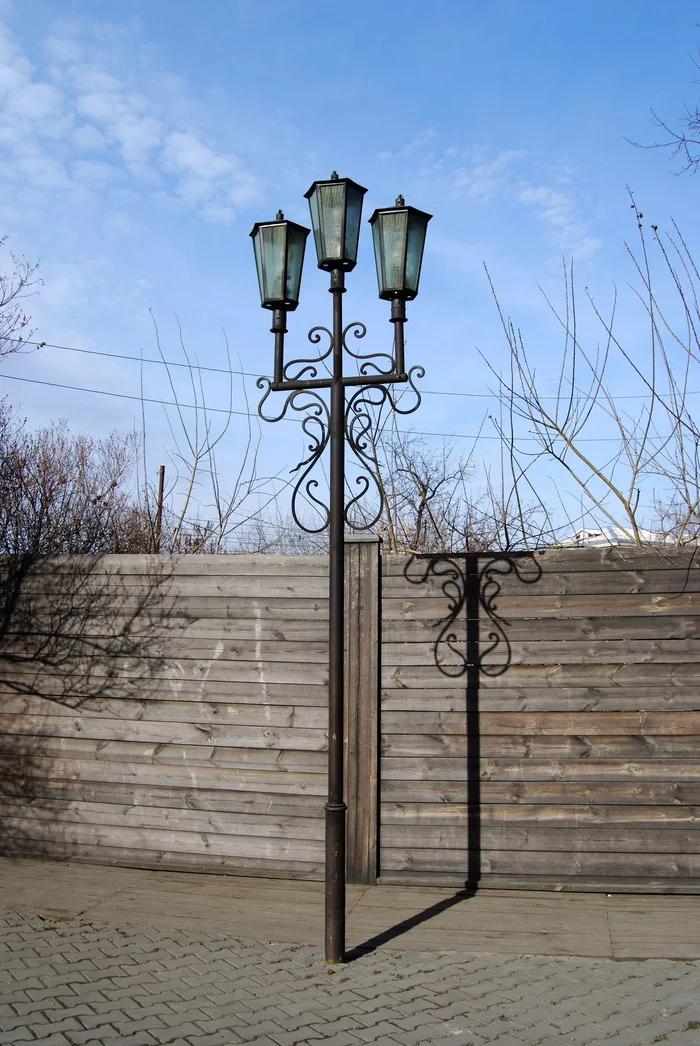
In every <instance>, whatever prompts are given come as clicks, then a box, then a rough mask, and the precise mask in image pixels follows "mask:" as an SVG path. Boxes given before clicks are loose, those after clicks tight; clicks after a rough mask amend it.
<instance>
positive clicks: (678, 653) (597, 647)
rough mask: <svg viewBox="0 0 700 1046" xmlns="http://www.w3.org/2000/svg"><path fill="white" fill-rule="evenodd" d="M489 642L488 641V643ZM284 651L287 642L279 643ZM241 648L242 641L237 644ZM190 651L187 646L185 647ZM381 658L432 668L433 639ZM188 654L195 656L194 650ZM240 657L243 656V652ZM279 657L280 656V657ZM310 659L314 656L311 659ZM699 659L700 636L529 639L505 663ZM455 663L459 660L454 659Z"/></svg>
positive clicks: (513, 645) (389, 646)
mask: <svg viewBox="0 0 700 1046" xmlns="http://www.w3.org/2000/svg"><path fill="white" fill-rule="evenodd" d="M488 645H491V644H488ZM281 646H282V648H283V649H284V650H286V649H288V646H289V645H281ZM451 646H452V647H453V648H454V647H456V648H457V649H458V650H459V652H460V654H461V655H462V656H463V657H465V658H466V650H467V643H466V637H465V639H464V641H463V642H461V643H454V642H453V643H451ZM238 648H240V649H244V648H243V644H239V647H238ZM188 653H189V648H188ZM383 655H384V661H385V664H387V665H393V666H404V665H407V666H413V665H421V666H424V665H428V666H430V668H431V669H432V670H435V655H436V648H435V642H434V641H433V642H427V643H426V642H411V643H407V642H386V641H385V642H384V644H383ZM191 656H195V654H194V653H193V654H192V655H191ZM221 656H222V657H226V656H229V657H230V656H231V653H230V644H224V653H223V654H222V655H221ZM240 656H241V657H243V656H245V655H244V654H243V653H241V655H240ZM280 659H282V658H281V656H280ZM312 660H313V658H312ZM699 660H700V639H669V640H665V641H664V640H660V639H656V640H636V639H620V640H614V639H607V640H598V639H596V640H594V641H591V640H587V641H579V640H573V639H570V640H554V641H552V642H550V641H548V640H546V639H533V640H531V641H530V642H522V641H518V642H515V641H513V642H510V645H509V649H508V652H507V664H508V666H509V667H513V666H515V665H599V664H601V663H602V664H605V665H611V664H620V663H624V664H625V665H632V664H639V665H648V664H680V665H685V664H687V663H688V662H689V661H695V662H697V661H699ZM505 662H506V657H504V654H503V653H502V652H501V651H500V650H499V648H497V649H496V650H495V651H494V653H493V654H486V655H485V656H484V659H483V664H485V665H490V664H496V665H501V664H504V663H505ZM453 663H454V664H459V663H460V662H459V660H457V659H453Z"/></svg>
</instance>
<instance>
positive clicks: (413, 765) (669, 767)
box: [382, 756, 700, 784]
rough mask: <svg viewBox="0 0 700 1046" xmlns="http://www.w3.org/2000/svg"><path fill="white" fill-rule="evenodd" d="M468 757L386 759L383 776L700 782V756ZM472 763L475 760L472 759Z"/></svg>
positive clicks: (388, 778)
mask: <svg viewBox="0 0 700 1046" xmlns="http://www.w3.org/2000/svg"><path fill="white" fill-rule="evenodd" d="M465 762H466V761H465V759H463V758H455V757H447V758H440V757H438V756H426V757H415V758H408V757H404V758H396V759H394V758H390V757H384V758H383V759H382V778H383V780H385V781H436V780H437V781H463V780H464V779H465V778H466V779H467V780H469V779H470V778H475V777H476V778H478V779H479V780H480V781H482V782H483V781H513V782H521V781H523V782H535V781H572V782H573V781H582V782H596V783H599V782H604V781H618V780H634V781H643V782H648V781H673V782H681V781H691V782H697V783H698V784H700V760H695V761H686V762H683V761H681V760H675V761H670V762H664V761H662V760H660V759H649V760H646V761H644V760H640V761H639V762H636V763H631V762H623V761H616V760H614V759H608V760H602V759H601V760H595V761H593V760H591V759H579V760H577V761H574V762H565V761H563V760H559V759H550V760H542V759H533V758H530V759H496V758H491V759H480V760H478V763H476V761H475V765H473V766H472V765H465ZM469 762H470V763H471V760H470V761H469Z"/></svg>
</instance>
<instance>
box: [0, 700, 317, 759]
mask: <svg viewBox="0 0 700 1046" xmlns="http://www.w3.org/2000/svg"><path fill="white" fill-rule="evenodd" d="M292 712H293V710H292ZM260 718H261V724H260V725H259V726H257V725H253V726H248V725H244V724H242V723H233V724H231V725H228V724H219V723H169V722H160V723H159V722H155V723H153V722H149V721H146V722H144V721H140V722H137V723H133V722H130V721H128V720H123V719H106V718H103V717H100V718H83V717H82V716H75V717H69V716H21V715H15V716H12V715H10V716H4V715H0V735H2V734H5V735H8V736H13V737H17V736H23V735H26V736H28V737H34V738H37V737H80V738H85V739H94V740H98V741H108V742H110V741H132V742H136V741H138V742H142V743H146V744H148V743H152V744H155V745H156V746H157V747H158V748H163V746H165V747H166V748H167V747H169V746H170V745H174V746H176V748H178V749H180V748H181V746H182V745H189V746H196V745H202V746H205V747H209V748H212V747H217V748H226V747H234V748H274V749H277V750H286V749H293V750H296V751H309V752H322V751H325V749H326V747H327V740H328V726H327V724H324V723H323V720H322V717H321V716H319V717H318V719H317V720H316V722H315V723H314V725H313V726H304V725H301V724H296V723H295V720H294V715H293V714H292V715H291V716H287V717H286V722H284V723H280V724H279V725H274V724H273V723H272V722H270V721H268V722H265V719H264V716H262V717H260Z"/></svg>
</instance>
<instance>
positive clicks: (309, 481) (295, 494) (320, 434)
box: [256, 378, 330, 534]
mask: <svg viewBox="0 0 700 1046" xmlns="http://www.w3.org/2000/svg"><path fill="white" fill-rule="evenodd" d="M256 384H257V386H258V388H259V389H265V390H266V391H265V393H264V394H263V397H262V399H261V400H260V403H259V405H258V414H259V415H260V417H261V418H262V419H263V420H264V421H281V419H282V418H284V417H285V415H286V414H287V411H288V410H292V411H297V412H298V413H303V412H306V417H305V418H304V420H303V421H302V423H301V427H302V430H303V432H304V434H305V436H307V438H308V440H309V442H308V443H307V447H306V449H307V450H308V452H309V453H308V454H307V455H306V457H304V458H302V459H301V461H299V462H298V463H297V464H296V465H295V466H294V468H293V469H291V470H290V471H291V472H292V474H293V473H295V472H298V473H299V475H298V476H297V478H296V480H295V482H294V486H293V488H292V504H291V511H292V517H293V519H294V522H295V523H296V525H297V526H298V527H299V528H300V529H301V530H305V531H306V533H307V534H320V533H321V531H323V530H325V529H326V527H327V526H328V522H329V519H330V508H329V506H328V505H327V504H326V503H325V501H322V500H321V499H320V498H318V497H316V494H315V493H314V491H316V490H317V489H318V487H319V481H318V480H317V479H316V478H315V477H313V476H310V474H311V472H312V471H313V469H314V468H315V466H316V465H317V464H318V462H319V460H320V458H321V456H322V454H323V452H324V450H325V449H326V447H327V446H328V439H329V435H330V415H329V411H328V404H327V403H326V401H325V400H324V399H323V397H322V396H320V395H319V394H318V393H317V392H314V391H313V390H312V389H297V390H295V391H293V392H290V393H289V395H288V396H287V398H286V400H285V401H284V405H283V407H282V409H281V411H280V412H279V414H276V415H274V416H271V415H269V414H266V413H265V410H264V407H265V402H266V400H267V397H268V396H269V395H270V392H272V391H273V390H272V382H271V381H270V379H269V378H258V380H257V383H256ZM302 500H303V501H305V502H306V504H307V505H308V504H309V503H311V504H312V505H313V507H314V508H315V509H316V511H318V512H319V514H320V516H321V523H320V525H319V526H317V527H313V526H310V525H309V524H308V523H304V522H302V519H301V516H300V514H299V509H300V502H301V501H302Z"/></svg>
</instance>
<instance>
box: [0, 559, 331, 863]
mask: <svg viewBox="0 0 700 1046" xmlns="http://www.w3.org/2000/svg"><path fill="white" fill-rule="evenodd" d="M10 587H12V586H10ZM15 587H16V586H15ZM6 617H7V615H6ZM327 629H328V625H327V582H326V561H325V558H324V557H320V556H307V557H287V556H275V557H272V556H271V557H266V556H259V557H251V556H218V557H207V556H175V557H172V558H168V557H148V556H104V557H101V558H99V559H96V560H94V561H90V562H89V563H88V570H87V573H85V571H84V562H81V561H76V560H75V559H63V558H56V559H47V560H43V561H41V560H40V561H38V562H36V563H34V564H32V565H31V566H30V567H29V568H28V573H27V574H26V576H25V577H24V578H23V579H22V583H21V585H20V586H19V598H18V600H17V605H16V606H15V607H12V608H11V612H10V621H9V627H7V628H6V629H5V634H4V636H3V637H2V652H1V654H2V656H0V688H1V693H2V716H1V717H0V730H2V731H3V735H2V738H1V739H0V762H1V764H2V768H3V788H2V790H3V792H4V797H3V808H2V813H1V815H0V817H1V821H2V825H1V827H2V832H3V836H4V842H5V848H6V849H9V850H11V851H14V852H34V853H42V854H47V855H51V856H70V857H72V858H82V857H86V858H90V859H92V860H98V861H106V862H117V863H126V864H140V865H146V866H159V865H163V866H168V867H173V868H184V869H187V868H192V869H197V870H206V871H238V872H241V871H245V872H248V873H251V874H255V873H259V874H265V875H275V874H278V875H281V874H285V875H291V876H310V877H314V876H319V875H320V874H321V872H322V867H323V820H322V812H323V802H324V796H325V791H326V755H325V750H326V736H327V725H326V719H327V715H326V687H327V680H328V673H327V667H326V662H327V646H328V644H327Z"/></svg>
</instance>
